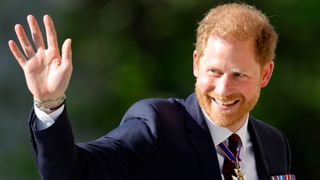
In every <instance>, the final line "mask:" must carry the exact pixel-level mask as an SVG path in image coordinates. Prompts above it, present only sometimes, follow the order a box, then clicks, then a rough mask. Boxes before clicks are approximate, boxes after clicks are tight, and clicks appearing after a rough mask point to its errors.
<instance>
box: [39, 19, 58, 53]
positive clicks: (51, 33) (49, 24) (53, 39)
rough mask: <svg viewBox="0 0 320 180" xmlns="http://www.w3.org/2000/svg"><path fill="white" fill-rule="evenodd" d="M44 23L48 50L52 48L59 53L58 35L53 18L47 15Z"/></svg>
mask: <svg viewBox="0 0 320 180" xmlns="http://www.w3.org/2000/svg"><path fill="white" fill-rule="evenodd" d="M43 22H44V26H45V29H46V36H47V43H48V48H52V49H53V50H56V51H58V52H59V47H58V41H57V34H56V30H55V28H54V23H53V21H52V19H51V17H50V16H49V15H45V16H44V17H43Z"/></svg>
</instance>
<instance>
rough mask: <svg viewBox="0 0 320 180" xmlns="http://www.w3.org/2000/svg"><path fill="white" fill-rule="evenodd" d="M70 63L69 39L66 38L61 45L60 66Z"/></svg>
mask: <svg viewBox="0 0 320 180" xmlns="http://www.w3.org/2000/svg"><path fill="white" fill-rule="evenodd" d="M71 62H72V50H71V39H70V38H68V39H66V40H65V41H64V42H63V45H62V64H69V63H71Z"/></svg>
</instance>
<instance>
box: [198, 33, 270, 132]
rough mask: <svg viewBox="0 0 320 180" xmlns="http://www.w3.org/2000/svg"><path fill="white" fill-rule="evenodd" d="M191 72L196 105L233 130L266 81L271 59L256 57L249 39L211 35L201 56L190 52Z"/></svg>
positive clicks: (238, 126)
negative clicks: (193, 77)
mask: <svg viewBox="0 0 320 180" xmlns="http://www.w3.org/2000/svg"><path fill="white" fill-rule="evenodd" d="M193 56H194V65H193V73H194V75H195V77H196V79H197V81H196V95H197V99H198V101H199V104H200V106H201V107H202V108H203V109H204V111H205V112H206V113H207V114H208V115H209V117H210V118H211V120H213V121H214V122H215V123H216V124H217V125H218V126H221V127H226V128H229V129H230V130H231V131H237V130H238V129H239V128H240V127H242V125H243V123H244V122H245V119H246V115H247V114H248V112H249V111H251V110H252V109H253V107H254V106H255V105H256V103H257V101H258V99H259V94H260V89H261V87H264V86H266V85H267V84H268V81H269V79H270V77H271V74H272V70H273V62H272V61H270V62H269V63H267V64H266V65H263V66H261V65H260V64H258V63H257V61H256V55H255V51H254V44H253V41H252V40H247V41H242V42H233V41H227V40H224V39H222V38H219V37H215V36H211V37H209V39H208V43H207V47H206V49H205V50H204V53H203V56H202V57H201V58H200V59H199V60H198V61H197V60H196V58H197V52H196V51H195V52H194V55H193Z"/></svg>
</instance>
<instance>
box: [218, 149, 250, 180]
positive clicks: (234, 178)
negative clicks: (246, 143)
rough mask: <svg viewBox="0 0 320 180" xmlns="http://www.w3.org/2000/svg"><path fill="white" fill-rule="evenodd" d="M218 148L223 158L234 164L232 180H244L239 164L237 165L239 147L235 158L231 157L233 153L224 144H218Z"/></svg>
mask: <svg viewBox="0 0 320 180" xmlns="http://www.w3.org/2000/svg"><path fill="white" fill-rule="evenodd" d="M219 147H220V149H221V150H222V152H223V154H224V156H225V157H226V158H228V159H229V160H230V161H231V162H233V163H234V164H235V168H234V172H235V174H236V176H232V180H244V173H243V172H241V168H240V163H239V162H240V161H241V159H240V150H241V146H240V147H239V150H238V153H237V154H236V156H234V155H233V153H232V152H231V151H230V149H229V148H228V147H227V146H226V145H225V144H224V143H221V144H219Z"/></svg>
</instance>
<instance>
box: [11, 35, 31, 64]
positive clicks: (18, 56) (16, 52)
mask: <svg viewBox="0 0 320 180" xmlns="http://www.w3.org/2000/svg"><path fill="white" fill-rule="evenodd" d="M8 45H9V48H10V50H11V52H12V54H13V56H14V57H15V58H16V60H17V61H18V63H19V64H20V66H21V67H22V68H23V66H24V64H25V63H26V62H27V60H26V58H25V57H24V55H23V54H22V53H21V51H20V50H19V48H18V46H17V44H16V43H15V42H14V41H13V40H10V41H9V42H8Z"/></svg>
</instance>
